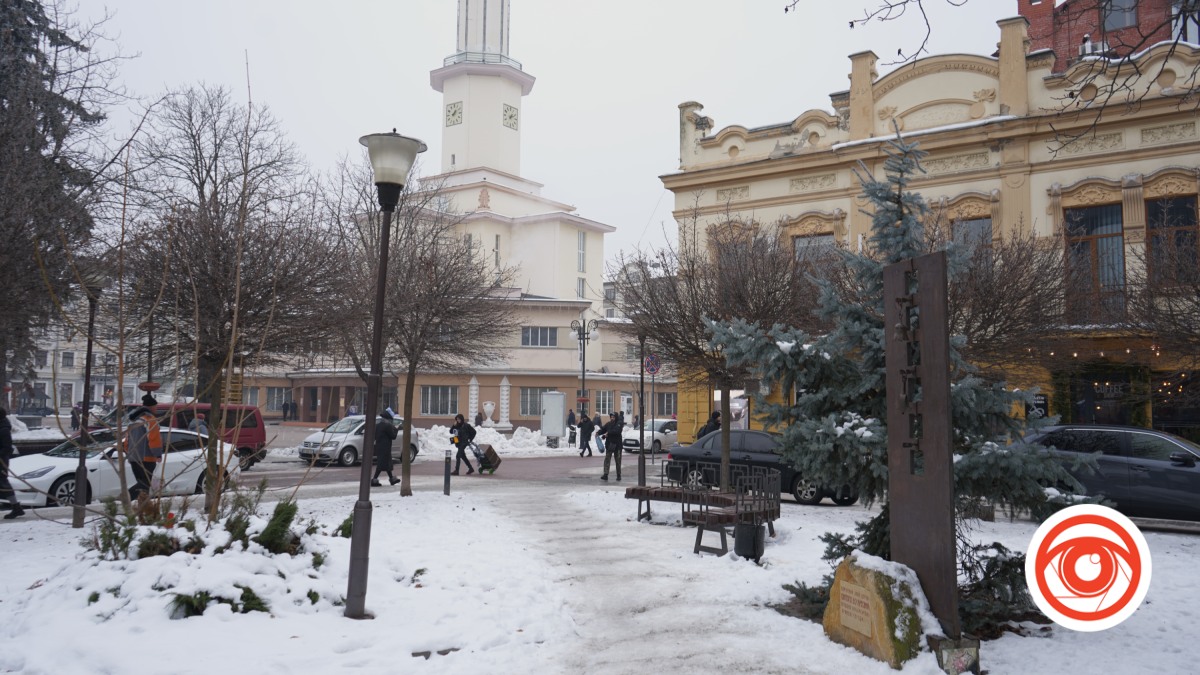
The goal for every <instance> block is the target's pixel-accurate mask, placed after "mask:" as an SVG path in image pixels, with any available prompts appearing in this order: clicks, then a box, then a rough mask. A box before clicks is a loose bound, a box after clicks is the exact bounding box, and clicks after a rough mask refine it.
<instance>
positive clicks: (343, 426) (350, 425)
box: [322, 417, 363, 434]
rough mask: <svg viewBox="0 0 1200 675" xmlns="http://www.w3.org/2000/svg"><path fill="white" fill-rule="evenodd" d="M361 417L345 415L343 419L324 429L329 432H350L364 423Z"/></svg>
mask: <svg viewBox="0 0 1200 675" xmlns="http://www.w3.org/2000/svg"><path fill="white" fill-rule="evenodd" d="M362 423H363V420H362V418H361V417H343V418H342V419H340V420H338V421H336V422H334V423H333V424H330V425H329V426H327V427H325V428H324V429H323V430H322V431H324V432H325V433H327V434H348V433H350V432H352V431H354V430H355V429H357V428H358V425H360V424H362Z"/></svg>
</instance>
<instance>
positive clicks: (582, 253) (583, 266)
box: [579, 230, 587, 274]
mask: <svg viewBox="0 0 1200 675" xmlns="http://www.w3.org/2000/svg"><path fill="white" fill-rule="evenodd" d="M586 271H587V232H584V231H583V230H580V231H579V272H580V273H581V274H582V273H583V272H586Z"/></svg>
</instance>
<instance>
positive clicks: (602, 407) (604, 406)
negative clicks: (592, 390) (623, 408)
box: [595, 389, 617, 413]
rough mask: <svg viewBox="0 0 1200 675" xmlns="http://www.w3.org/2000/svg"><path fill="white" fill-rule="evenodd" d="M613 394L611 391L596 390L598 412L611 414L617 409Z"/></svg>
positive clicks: (596, 408) (596, 409)
mask: <svg viewBox="0 0 1200 675" xmlns="http://www.w3.org/2000/svg"><path fill="white" fill-rule="evenodd" d="M613 400H614V399H613V393H612V390H611V389H597V390H596V407H595V411H596V412H602V413H610V412H612V411H614V410H616V409H617V407H616V405H614V404H613Z"/></svg>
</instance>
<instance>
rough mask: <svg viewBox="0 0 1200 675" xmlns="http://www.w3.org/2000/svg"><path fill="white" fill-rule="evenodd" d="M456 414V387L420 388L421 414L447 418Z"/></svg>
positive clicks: (426, 386) (427, 386)
mask: <svg viewBox="0 0 1200 675" xmlns="http://www.w3.org/2000/svg"><path fill="white" fill-rule="evenodd" d="M457 412H458V387H450V386H429V385H424V386H422V387H421V414H422V415H436V416H443V417H449V416H451V415H454V414H456V413H457Z"/></svg>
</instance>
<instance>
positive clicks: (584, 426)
mask: <svg viewBox="0 0 1200 675" xmlns="http://www.w3.org/2000/svg"><path fill="white" fill-rule="evenodd" d="M582 417H583V419H582V420H581V421H580V422H579V456H580V457H583V453H585V452H586V453H587V456H588V457H591V456H592V434H594V433H596V425H594V424H592V421H591V420H590V419H588V416H587V415H583V416H582Z"/></svg>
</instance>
